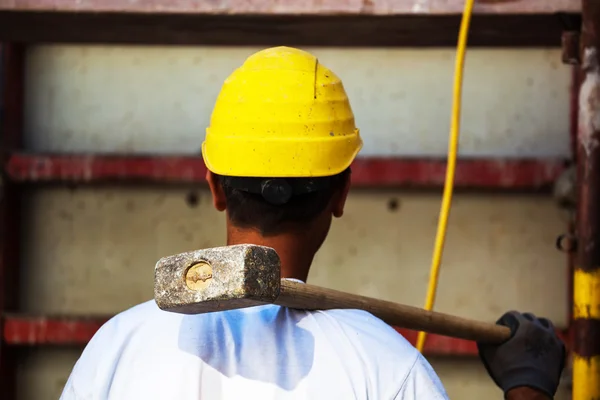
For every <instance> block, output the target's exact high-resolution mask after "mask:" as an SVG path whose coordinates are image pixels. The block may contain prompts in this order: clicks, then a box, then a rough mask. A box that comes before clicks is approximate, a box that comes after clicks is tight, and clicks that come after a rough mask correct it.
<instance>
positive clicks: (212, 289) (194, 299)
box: [154, 244, 281, 314]
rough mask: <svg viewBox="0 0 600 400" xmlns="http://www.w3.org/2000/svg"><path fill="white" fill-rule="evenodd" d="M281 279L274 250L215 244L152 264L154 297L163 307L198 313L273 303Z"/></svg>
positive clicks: (161, 307)
mask: <svg viewBox="0 0 600 400" xmlns="http://www.w3.org/2000/svg"><path fill="white" fill-rule="evenodd" d="M280 283H281V263H280V260H279V256H278V255H277V252H276V251H275V250H274V249H272V248H270V247H264V246H257V245H249V244H242V245H234V246H224V247H215V248H212V249H202V250H195V251H190V252H187V253H181V254H176V255H173V256H168V257H163V258H161V259H160V260H159V261H158V263H157V264H156V267H155V268H154V300H155V301H156V304H157V305H158V307H159V308H160V309H162V310H165V311H172V312H176V313H181V314H202V313H207V312H214V311H224V310H230V309H235V308H243V307H250V306H254V305H259V304H265V303H272V302H273V301H275V299H277V296H279V291H280Z"/></svg>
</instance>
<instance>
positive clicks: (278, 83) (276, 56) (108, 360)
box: [61, 47, 565, 400]
mask: <svg viewBox="0 0 600 400" xmlns="http://www.w3.org/2000/svg"><path fill="white" fill-rule="evenodd" d="M361 147H362V140H361V138H360V135H359V131H358V129H357V128H356V127H355V124H354V115H353V113H352V110H351V107H350V104H349V102H348V98H347V97H346V92H345V90H344V87H343V85H342V82H341V81H340V79H339V78H338V77H337V76H336V75H335V74H334V73H333V72H332V71H331V70H329V69H327V68H326V67H325V66H323V65H322V64H320V63H319V62H318V60H317V59H316V58H315V57H314V56H313V55H311V54H309V53H307V52H304V51H301V50H297V49H293V48H288V47H277V48H270V49H266V50H263V51H260V52H258V53H256V54H254V55H252V56H251V57H249V58H248V59H247V60H246V62H245V63H244V64H243V65H242V66H241V67H240V68H238V69H237V70H236V71H234V72H233V74H232V75H231V76H230V77H229V78H228V79H227V80H226V81H225V83H224V85H223V87H222V90H221V92H220V94H219V97H218V99H217V102H216V105H215V107H214V110H213V113H212V117H211V122H210V126H209V127H208V129H207V132H206V140H205V141H204V143H203V145H202V154H203V157H204V161H205V163H206V166H207V168H208V170H209V172H208V173H207V176H206V179H207V181H208V185H209V187H210V191H211V193H212V199H213V203H214V207H215V208H216V209H217V210H219V211H225V212H226V217H227V218H226V220H227V243H228V244H229V245H235V244H242V243H251V244H257V245H264V246H269V247H272V248H274V249H275V250H276V251H277V252H278V254H279V256H280V258H281V266H282V269H281V272H282V277H283V278H288V279H293V280H297V281H299V282H305V281H306V278H307V275H308V272H309V268H310V266H311V263H312V261H313V257H314V256H315V253H316V252H317V251H318V250H319V248H320V247H321V245H322V243H323V242H324V240H325V238H326V237H327V234H328V231H329V227H330V224H331V222H332V217H341V216H342V214H343V213H344V204H345V202H346V196H347V195H348V191H349V189H350V175H351V173H350V164H351V163H352V161H353V160H354V158H355V156H356V155H357V153H358V152H359V150H360V148H361ZM499 323H502V324H505V325H507V326H510V327H511V329H512V331H513V336H512V338H511V339H510V340H508V341H507V342H506V343H504V344H502V345H499V346H496V345H493V346H492V345H485V344H479V346H480V355H481V358H482V360H483V362H484V364H485V365H486V368H487V370H488V371H489V373H490V375H491V377H492V378H493V380H494V381H495V382H496V384H497V385H498V386H499V387H500V388H501V389H502V390H503V392H504V393H505V395H506V398H508V399H511V400H517V399H519V400H521V399H523V400H524V399H540V400H541V399H551V398H552V397H553V396H554V394H555V392H556V389H557V386H558V381H559V376H560V374H561V371H562V368H563V360H564V353H565V349H564V345H563V344H562V342H561V341H560V340H559V339H558V338H557V336H556V335H555V333H554V330H553V327H552V324H551V323H550V322H549V321H547V320H545V319H538V318H536V317H535V316H533V315H530V314H519V313H516V312H512V313H507V314H506V315H504V316H503V317H502V318H501V320H500V321H499ZM61 398H62V399H63V400H70V399H73V400H75V399H80V400H82V399H95V400H105V399H106V400H108V399H111V400H136V399H144V400H150V399H161V400H162V399H178V400H198V399H211V400H217V399H235V400H239V399H261V400H262V399H327V400H331V399H340V400H341V399H344V400H346V399H371V400H380V399H390V400H393V399H395V400H399V399H405V400H408V399H419V400H428V399H431V400H433V399H446V398H447V395H446V392H445V390H444V388H443V386H442V384H441V382H440V380H439V378H438V377H437V375H436V374H435V372H434V371H433V369H432V368H431V366H430V365H429V363H428V362H427V361H426V360H425V358H424V357H423V356H421V354H420V353H419V352H418V351H417V350H416V349H415V348H414V347H413V346H412V345H410V344H409V343H408V342H407V341H406V340H405V339H404V338H403V337H402V336H401V335H399V334H398V333H397V332H396V331H395V330H394V329H392V328H391V327H389V326H388V325H386V324H385V323H383V322H382V321H381V320H379V319H378V318H375V317H374V316H372V315H371V314H369V313H367V312H364V311H360V310H330V311H314V312H309V311H301V310H292V309H286V308H282V307H279V306H276V305H264V306H259V307H252V308H246V309H240V310H232V311H224V312H216V313H210V314H202V315H182V314H176V313H169V312H164V311H161V310H160V309H159V308H158V307H157V306H156V304H155V302H154V301H149V302H146V303H143V304H141V305H138V306H136V307H133V308H131V309H129V310H127V311H125V312H123V313H121V314H119V315H117V316H116V317H114V318H112V319H111V320H110V321H109V322H107V323H106V324H105V325H104V326H103V327H102V328H101V329H100V330H99V331H98V332H97V333H96V335H95V336H94V338H93V339H92V340H91V341H90V343H89V344H88V345H87V347H86V349H85V350H84V352H83V354H82V355H81V358H80V359H79V360H78V362H77V364H76V365H75V367H74V369H73V371H72V374H71V376H70V378H69V380H68V382H67V384H66V387H65V388H64V391H63V394H62V397H61Z"/></svg>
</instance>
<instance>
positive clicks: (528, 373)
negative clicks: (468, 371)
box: [477, 311, 566, 400]
mask: <svg viewBox="0 0 600 400" xmlns="http://www.w3.org/2000/svg"><path fill="white" fill-rule="evenodd" d="M497 324H499V325H504V326H507V327H509V328H510V330H511V337H510V339H508V340H507V341H506V342H504V343H501V344H498V345H496V344H489V343H477V347H478V349H479V356H480V358H481V360H482V361H483V365H484V366H485V368H486V369H487V371H488V373H489V375H490V377H491V378H492V379H493V380H494V382H495V383H496V385H498V386H499V387H500V388H501V389H502V391H503V392H504V394H505V397H506V399H508V400H551V399H552V398H554V395H555V394H556V389H557V388H558V383H559V381H560V375H561V373H562V370H563V368H564V365H565V360H566V349H565V345H564V343H563V342H562V341H561V340H560V338H559V337H558V336H557V335H556V332H555V331H554V326H553V325H552V323H551V322H550V321H548V320H547V319H545V318H537V317H536V316H535V315H533V314H527V313H526V314H521V313H518V312H516V311H512V312H507V313H506V314H504V315H503V316H502V317H501V318H500V319H499V320H498V321H497Z"/></svg>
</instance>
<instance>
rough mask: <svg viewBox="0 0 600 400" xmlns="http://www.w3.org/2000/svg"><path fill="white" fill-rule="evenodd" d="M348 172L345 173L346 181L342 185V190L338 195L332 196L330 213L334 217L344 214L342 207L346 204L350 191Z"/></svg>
mask: <svg viewBox="0 0 600 400" xmlns="http://www.w3.org/2000/svg"><path fill="white" fill-rule="evenodd" d="M350 183H351V179H350V174H348V175H346V182H345V183H344V186H343V187H342V190H341V191H340V192H339V193H338V195H336V196H334V197H333V207H332V213H333V216H334V217H336V218H340V217H341V216H342V215H344V207H345V206H346V199H347V198H348V192H349V191H350Z"/></svg>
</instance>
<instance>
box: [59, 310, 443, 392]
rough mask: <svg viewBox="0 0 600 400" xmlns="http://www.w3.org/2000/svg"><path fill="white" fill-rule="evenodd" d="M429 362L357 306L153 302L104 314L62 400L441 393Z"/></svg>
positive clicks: (399, 336) (440, 387) (392, 331)
mask: <svg viewBox="0 0 600 400" xmlns="http://www.w3.org/2000/svg"><path fill="white" fill-rule="evenodd" d="M447 398H448V397H447V395H446V392H445V391H444V388H443V386H442V384H441V382H440V380H439V379H438V377H437V376H436V374H435V372H434V371H433V369H432V368H431V366H430V365H429V363H428V362H427V361H426V360H425V359H424V358H423V357H422V356H421V355H420V354H419V352H418V351H417V350H416V349H415V348H414V347H413V346H412V345H411V344H410V343H408V342H407V341H406V340H405V339H404V338H403V337H402V336H401V335H399V334H398V333H397V332H396V331H395V330H394V329H392V328H391V327H389V326H388V325H386V324H385V323H383V322H382V321H381V320H379V319H378V318H375V317H374V316H372V315H371V314H369V313H367V312H364V311H359V310H329V311H311V312H307V311H299V310H292V309H287V308H284V307H279V306H275V305H265V306H259V307H253V308H246V309H240V310H232V311H225V312H218V313H210V314H202V315H183V314H176V313H171V312H165V311H162V310H160V309H159V308H158V307H157V306H156V303H155V302H154V301H149V302H146V303H143V304H140V305H138V306H136V307H133V308H131V309H129V310H127V311H125V312H123V313H121V314H119V315H117V316H115V317H113V318H112V319H111V320H110V321H108V322H107V323H106V324H105V325H104V326H102V328H101V329H100V330H99V331H98V332H97V333H96V335H95V336H94V337H93V339H92V340H91V341H90V342H89V344H88V345H87V347H86V349H85V350H84V352H83V354H82V355H81V357H80V359H79V360H78V361H77V363H76V365H75V367H74V369H73V371H72V373H71V376H70V377H69V380H68V382H67V384H66V386H65V388H64V391H63V393H62V396H61V400H84V399H85V400H137V399H140V400H154V399H156V400H159V399H160V400H170V399H173V400H200V399H202V400H203V399H207V400H221V399H231V400H240V399H242V400H253V399H256V400H259V399H260V400H267V399H282V400H287V399H310V400H319V399H324V400H352V399H361V400H362V399H370V400H388V399H389V400H399V399H403V400H413V399H419V400H438V399H447Z"/></svg>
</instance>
